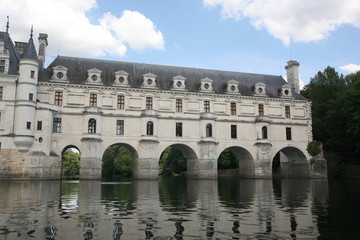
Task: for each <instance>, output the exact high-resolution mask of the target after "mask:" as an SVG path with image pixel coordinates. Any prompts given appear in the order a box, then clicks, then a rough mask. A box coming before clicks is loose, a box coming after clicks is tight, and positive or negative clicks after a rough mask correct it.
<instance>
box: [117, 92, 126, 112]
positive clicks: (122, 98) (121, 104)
mask: <svg viewBox="0 0 360 240" xmlns="http://www.w3.org/2000/svg"><path fill="white" fill-rule="evenodd" d="M124 107H125V96H123V95H119V96H118V99H117V108H118V109H124Z"/></svg>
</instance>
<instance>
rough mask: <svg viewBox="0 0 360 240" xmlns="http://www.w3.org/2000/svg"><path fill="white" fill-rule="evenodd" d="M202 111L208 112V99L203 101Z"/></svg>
mask: <svg viewBox="0 0 360 240" xmlns="http://www.w3.org/2000/svg"><path fill="white" fill-rule="evenodd" d="M204 112H210V101H204Z"/></svg>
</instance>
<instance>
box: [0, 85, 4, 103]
mask: <svg viewBox="0 0 360 240" xmlns="http://www.w3.org/2000/svg"><path fill="white" fill-rule="evenodd" d="M3 91H4V88H3V87H0V100H2V98H3Z"/></svg>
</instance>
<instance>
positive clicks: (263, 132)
mask: <svg viewBox="0 0 360 240" xmlns="http://www.w3.org/2000/svg"><path fill="white" fill-rule="evenodd" d="M261 134H262V139H267V138H268V133H267V127H262V129H261Z"/></svg>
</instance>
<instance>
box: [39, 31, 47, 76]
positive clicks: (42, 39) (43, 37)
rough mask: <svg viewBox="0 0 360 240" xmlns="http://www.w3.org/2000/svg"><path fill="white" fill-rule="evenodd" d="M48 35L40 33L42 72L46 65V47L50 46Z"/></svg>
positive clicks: (40, 66) (40, 65)
mask: <svg viewBox="0 0 360 240" xmlns="http://www.w3.org/2000/svg"><path fill="white" fill-rule="evenodd" d="M47 38H48V35H47V34H45V33H39V38H38V39H39V69H40V70H42V69H43V68H44V64H45V56H46V47H47V46H48V41H47Z"/></svg>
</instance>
